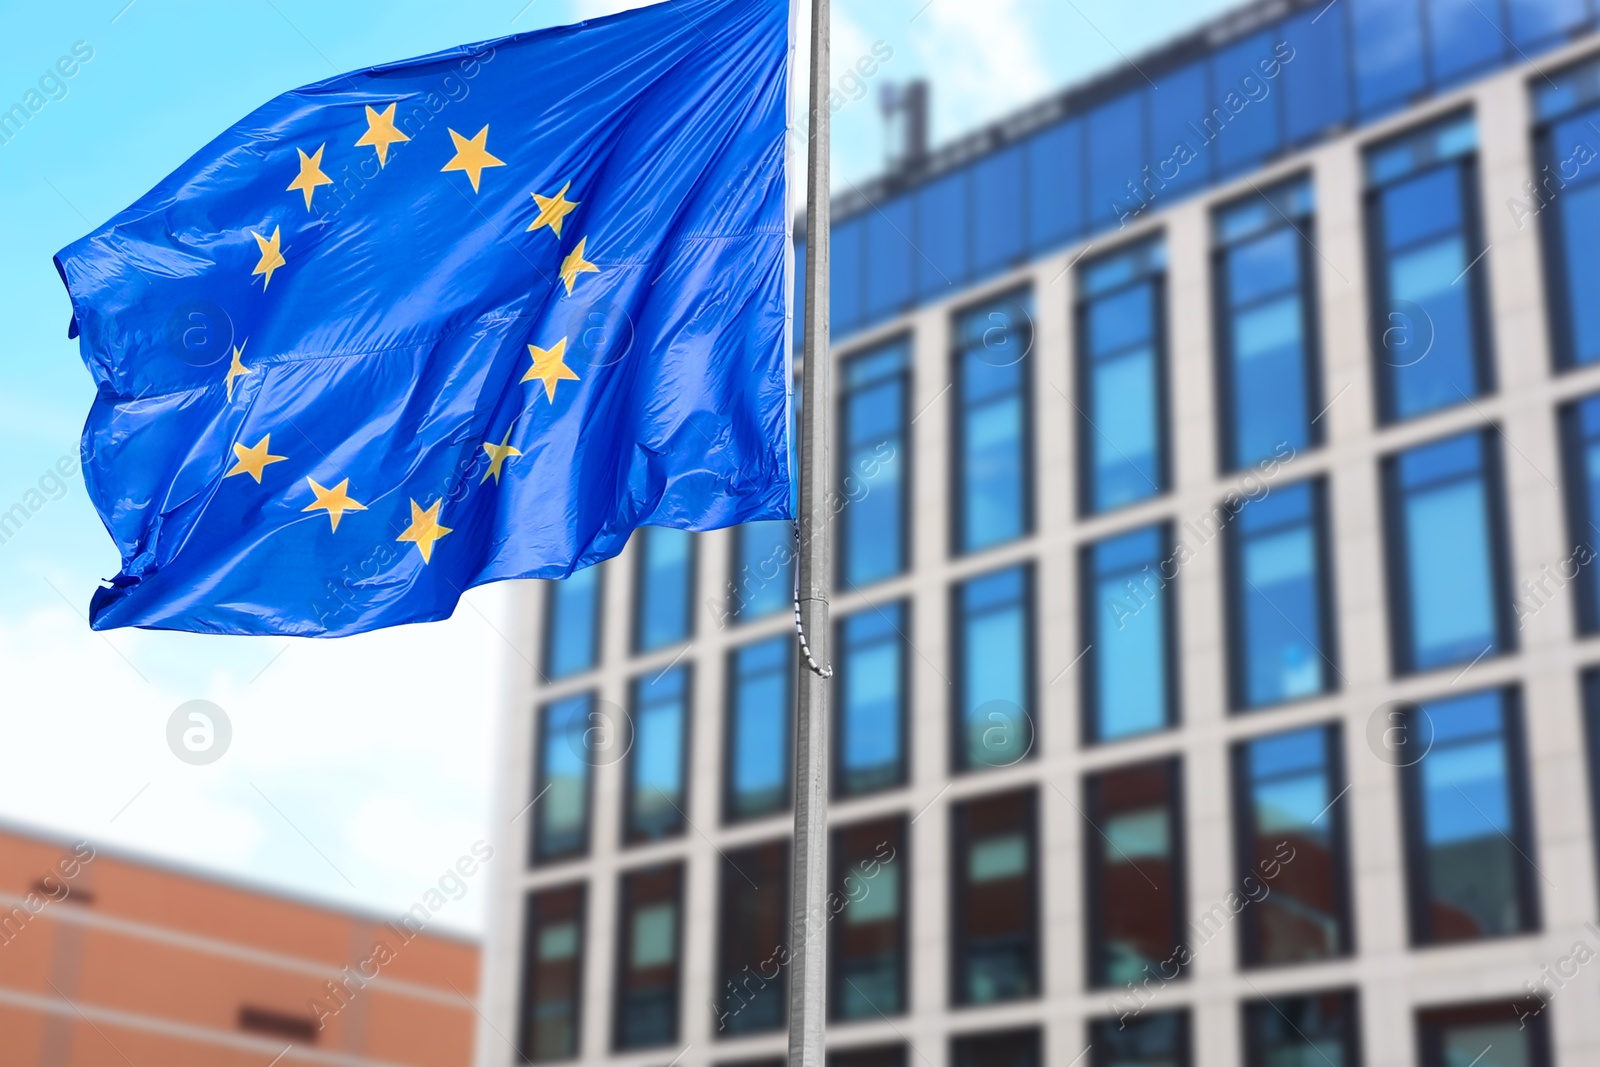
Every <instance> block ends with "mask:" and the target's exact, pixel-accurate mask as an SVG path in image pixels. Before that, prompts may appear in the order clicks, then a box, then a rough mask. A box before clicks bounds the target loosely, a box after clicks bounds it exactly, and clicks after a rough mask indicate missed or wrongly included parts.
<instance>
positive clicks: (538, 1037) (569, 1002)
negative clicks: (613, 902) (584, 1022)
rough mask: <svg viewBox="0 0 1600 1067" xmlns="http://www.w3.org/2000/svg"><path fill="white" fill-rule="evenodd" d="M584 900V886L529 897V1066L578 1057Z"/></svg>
mask: <svg viewBox="0 0 1600 1067" xmlns="http://www.w3.org/2000/svg"><path fill="white" fill-rule="evenodd" d="M586 899H587V891H586V888H585V886H584V885H583V884H582V883H579V884H577V885H570V886H561V887H559V888H556V889H544V890H540V891H539V892H537V893H530V894H529V895H528V898H527V904H526V908H525V911H524V914H523V937H524V944H523V952H522V959H523V974H522V996H521V1005H520V1006H521V1010H520V1012H519V1016H520V1018H519V1036H520V1040H519V1041H518V1046H519V1047H520V1049H521V1051H522V1056H523V1059H524V1060H525V1061H526V1062H529V1063H553V1062H559V1061H561V1060H570V1059H574V1058H576V1057H577V1055H578V1033H579V1023H580V1021H581V1015H580V1008H581V1005H582V999H581V998H582V993H583V944H584V942H583V922H584V904H585V901H586Z"/></svg>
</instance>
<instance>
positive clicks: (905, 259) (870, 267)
mask: <svg viewBox="0 0 1600 1067" xmlns="http://www.w3.org/2000/svg"><path fill="white" fill-rule="evenodd" d="M865 218H866V227H867V237H866V241H867V279H866V281H867V293H866V318H867V319H868V320H876V319H881V318H884V317H885V316H887V315H891V314H893V313H894V312H897V311H899V310H900V309H901V308H904V307H906V306H908V305H909V304H910V303H911V302H912V301H913V300H914V299H915V298H916V285H915V280H916V270H917V260H918V259H919V258H920V257H919V256H918V255H917V250H916V247H915V246H914V245H912V243H911V242H912V240H914V238H915V234H916V225H915V222H916V219H915V215H914V213H913V210H912V201H911V198H910V197H901V198H899V199H897V200H890V201H888V202H887V203H884V204H881V205H879V210H873V211H871V212H870V213H869V214H867V215H866V216H865Z"/></svg>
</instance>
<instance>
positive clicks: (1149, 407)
mask: <svg viewBox="0 0 1600 1067" xmlns="http://www.w3.org/2000/svg"><path fill="white" fill-rule="evenodd" d="M1165 266H1166V254H1165V245H1164V244H1163V243H1162V242H1161V240H1160V239H1153V240H1149V241H1145V242H1143V243H1141V244H1137V245H1134V246H1132V247H1131V248H1126V249H1123V250H1122V251H1120V252H1116V253H1114V254H1112V255H1108V256H1105V257H1103V258H1101V259H1097V260H1095V261H1094V262H1092V263H1089V264H1086V265H1084V267H1083V268H1082V269H1081V271H1080V272H1079V274H1078V309H1077V318H1078V358H1077V360H1076V366H1077V370H1078V376H1077V390H1078V399H1077V401H1076V405H1077V416H1078V455H1079V457H1080V458H1079V461H1078V466H1079V471H1078V479H1079V480H1078V484H1079V487H1080V488H1079V502H1078V503H1079V507H1080V508H1081V510H1082V511H1083V513H1084V514H1086V515H1092V514H1097V513H1099V512H1103V511H1111V510H1113V509H1116V508H1119V507H1124V506H1126V505H1128V504H1133V503H1136V502H1138V501H1140V500H1146V499H1149V498H1150V497H1153V496H1159V495H1160V494H1161V493H1163V492H1164V491H1166V488H1167V438H1166V424H1167V388H1166V373H1167V372H1166V339H1165V334H1166V326H1165V322H1166V319H1165V311H1164V308H1165V304H1166V281H1165V274H1164V268H1165Z"/></svg>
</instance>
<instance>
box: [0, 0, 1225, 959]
mask: <svg viewBox="0 0 1600 1067" xmlns="http://www.w3.org/2000/svg"><path fill="white" fill-rule="evenodd" d="M635 6H640V4H639V3H637V2H630V0H532V2H531V3H528V2H527V0H451V2H450V3H448V4H442V3H438V2H437V0H383V2H381V3H380V2H377V0H359V2H358V0H339V2H337V3H328V2H326V0H317V2H313V0H236V2H229V3H225V4H221V3H212V2H203V0H134V2H133V3H132V4H131V5H129V4H127V0H84V2H78V3H73V4H33V5H23V4H20V3H17V2H15V0H11V2H10V3H8V4H6V5H5V7H6V9H5V10H4V12H3V13H0V24H3V25H4V26H5V31H6V32H5V33H4V34H3V35H0V110H3V109H5V108H9V107H10V106H11V105H12V104H13V103H17V102H21V101H23V100H24V99H25V94H27V93H28V92H29V91H30V90H31V89H36V88H38V86H39V81H40V78H41V77H42V76H44V75H46V74H47V73H48V72H51V71H53V70H54V68H55V65H56V63H57V61H58V60H59V59H60V58H61V57H64V56H70V55H71V54H72V52H73V49H74V46H75V45H76V46H77V47H78V51H79V55H82V54H84V53H85V52H86V51H87V50H88V49H92V50H93V51H92V58H90V59H88V60H87V61H83V62H79V63H78V64H77V67H76V70H75V73H74V74H73V75H72V76H71V77H70V78H65V79H61V80H60V81H59V82H47V87H48V89H49V92H50V96H51V97H53V98H47V99H46V101H45V104H44V106H43V107H42V108H40V109H39V111H38V112H37V113H36V114H34V115H33V117H32V119H31V120H30V121H29V122H28V123H27V124H26V125H25V126H24V127H23V128H22V130H21V131H20V132H19V133H17V134H16V135H15V136H14V137H13V138H12V139H11V140H10V141H8V142H6V143H3V144H0V324H3V332H0V512H4V511H5V510H6V509H8V508H10V507H11V506H12V504H14V503H18V502H24V503H30V504H38V503H40V502H41V501H42V506H39V507H38V508H37V511H36V512H34V513H33V514H32V515H31V517H30V519H29V520H28V522H27V523H26V524H25V525H24V526H23V527H22V529H21V530H20V531H19V532H17V533H16V534H15V535H14V536H12V537H11V538H10V539H9V540H8V541H6V542H5V543H4V544H0V679H4V681H5V685H6V696H5V699H4V700H3V701H0V821H12V822H19V823H23V824H27V825H33V826H40V827H45V828H48V829H50V830H53V831H57V832H60V833H62V834H67V835H72V836H85V837H89V838H91V839H92V840H94V841H96V842H101V843H106V844H115V845H121V846H124V847H128V848H134V849H138V850H141V851H145V852H149V853H152V854H154V855H157V856H160V857H164V858H167V859H171V860H175V861H180V862H183V863H186V864H191V865H196V866H200V867H203V868H206V869H210V870H214V871H217V872H220V873H223V874H226V875H230V876H236V877H242V878H247V879H250V880H255V881H261V882H266V883H269V884H272V885H275V886H279V887H282V888H285V889H289V890H293V891H296V892H300V893H305V894H311V895H314V896H318V897H323V898H327V899H331V900H337V901H342V902H346V903H351V904H358V905H362V906H365V907H369V908H373V909H377V910H380V911H385V912H393V911H398V910H402V909H405V908H407V907H409V906H410V905H411V904H412V903H414V902H415V901H416V900H417V899H418V898H419V897H420V895H421V894H422V892H423V891H424V890H425V889H427V888H428V886H429V885H430V884H431V883H432V882H433V881H435V880H436V879H437V877H438V873H439V872H440V871H442V870H443V869H444V868H445V867H446V866H448V865H450V864H452V863H453V862H454V861H455V859H456V858H457V857H458V856H460V855H462V854H463V853H465V852H466V851H467V850H468V848H469V847H470V846H471V844H472V843H473V842H474V841H475V840H477V839H479V838H484V839H488V840H496V839H498V837H499V835H498V834H497V833H496V832H495V830H494V828H493V827H492V825H491V813H490V802H489V795H490V783H491V782H492V780H493V775H494V767H493V763H492V760H491V752H492V748H493V745H494V744H495V739H496V736H497V723H498V716H499V712H500V707H499V704H498V699H499V694H500V691H501V678H502V677H503V672H504V671H505V670H507V669H508V667H507V664H508V662H510V663H517V661H516V660H515V658H514V657H513V656H512V653H511V651H510V650H509V647H508V644H507V642H506V640H505V638H504V637H503V636H502V635H503V634H506V633H510V632H512V629H511V627H512V623H511V621H510V620H509V619H508V618H507V609H508V603H507V599H506V597H505V595H504V591H503V590H497V589H485V590H478V591H475V592H474V593H472V594H469V596H468V598H467V600H466V601H465V602H464V604H463V607H462V608H461V609H460V610H459V611H458V612H457V614H456V617H455V618H454V619H452V620H450V621H448V622H445V623H438V624H434V625H431V626H421V627H405V628H402V629H400V630H395V631H390V632H386V633H379V634H373V635H368V636H364V637H359V638H352V639H346V640H343V641H337V642H289V641H287V640H284V641H271V640H247V639H233V638H202V637H196V636H189V635H180V634H156V633H145V632H134V631H119V632H115V633H110V634H95V633H92V632H90V631H89V629H88V627H87V625H86V624H85V622H84V621H83V618H82V613H83V610H84V608H85V606H86V605H87V603H88V600H89V595H90V592H91V591H92V589H93V588H94V586H95V584H96V582H97V581H98V580H100V579H102V578H105V577H109V576H110V575H112V574H114V573H115V572H116V570H117V559H116V555H115V553H114V551H113V550H112V547H111V543H110V540H109V538H108V537H107V536H106V534H105V532H104V529H103V528H102V527H101V525H100V522H99V519H98V517H97V516H96V515H95V514H94V511H93V509H92V508H91V507H90V505H89V503H88V500H87V497H86V496H85V494H84V492H83V487H82V484H81V482H79V481H78V480H77V479H76V478H71V479H67V480H66V481H65V483H64V485H63V484H62V483H60V482H58V481H56V480H54V478H53V476H52V474H51V472H52V470H53V469H54V468H55V467H56V466H57V464H58V463H60V462H61V461H62V459H63V457H67V458H68V469H70V467H71V461H70V457H72V456H74V455H75V454H76V450H77V438H78V433H79V431H80V429H81V428H82V425H83V420H84V416H85V414H86V413H87V411H88V406H89V402H90V400H91V399H92V396H93V389H92V387H91V384H90V381H89V377H88V374H87V373H86V372H85V371H84V369H83V366H82V364H81V363H80V361H79V359H78V354H77V345H76V342H69V341H68V340H67V337H66V327H67V321H68V305H67V299H66V295H65V292H64V291H63V289H62V287H61V285H60V282H59V280H58V279H57V277H56V273H55V269H54V267H53V266H52V264H51V256H52V254H53V253H54V252H56V251H57V250H58V249H60V248H61V247H62V246H63V245H65V244H67V243H69V242H70V241H72V240H74V239H76V238H78V237H80V236H82V235H83V234H85V233H87V232H89V231H90V230H91V229H93V228H94V227H96V226H98V225H99V224H101V223H102V222H104V221H105V220H106V219H108V218H109V217H110V216H111V215H113V214H115V213H116V212H117V211H118V210H120V209H121V208H123V207H125V206H127V205H128V204H129V203H131V202H132V201H133V200H135V199H136V198H137V197H139V196H140V195H141V194H142V193H144V192H145V191H146V190H147V189H149V188H150V187H151V186H152V185H154V184H155V183H156V182H157V181H158V180H160V179H161V178H162V177H163V176H165V175H166V174H167V173H168V172H169V171H171V170H172V169H173V168H174V167H176V166H177V165H178V164H179V163H180V162H182V161H183V160H184V159H186V158H187V157H188V156H189V155H191V154H192V153H193V152H195V151H196V150H197V149H199V148H200V147H201V146H203V145H204V144H205V143H206V142H207V141H209V140H210V139H211V138H212V137H214V136H215V135H216V134H217V133H219V132H220V131H221V130H223V129H224V128H226V127H227V126H228V125H230V124H231V123H233V122H235V121H237V120H238V119H240V118H242V117H243V116H244V115H245V114H247V113H248V112H249V111H251V110H252V109H253V108H255V107H257V106H258V105H259V104H261V103H262V102H263V101H265V100H267V99H269V98H271V97H272V96H274V95H276V94H278V93H281V92H284V91H286V90H288V89H291V88H294V87H295V86H297V85H301V84H304V83H306V82H311V81H316V80H319V79H321V78H324V77H327V76H328V75H330V74H332V73H335V72H338V71H343V70H349V69H353V68H357V67H362V66H366V65H369V64H373V63H379V62H385V61H389V60H394V59H400V58H404V57H407V56H412V55H418V54H422V53H425V52H431V51H434V50H437V49H440V48H444V47H448V46H451V45H455V44H461V43H464V42H468V41H475V40H481V39H485V38H490V37H497V36H502V35H504V34H507V33H513V32H519V31H524V30H533V29H537V28H540V27H543V26H551V25H558V24H562V23H566V22H572V21H576V20H577V19H579V18H583V17H590V16H595V15H601V14H607V13H610V12H612V11H616V10H620V9H621V8H624V7H635ZM1227 6H1229V5H1227V4H1224V3H1221V2H1217V0H932V2H931V3H928V2H927V0H834V9H835V24H834V27H833V47H834V55H835V69H836V70H839V71H841V72H842V71H843V70H844V69H845V67H846V65H847V64H850V63H852V62H853V61H854V60H855V59H856V58H858V57H859V56H861V55H864V54H867V53H868V52H869V51H871V50H872V48H873V46H874V44H875V43H877V42H882V43H883V44H884V45H886V46H887V47H888V49H890V50H892V52H893V55H892V58H891V59H889V61H888V62H886V63H884V64H883V66H882V68H881V70H880V72H879V73H878V74H877V75H876V76H875V77H874V78H873V79H872V82H873V84H871V85H869V86H868V87H867V91H866V92H865V94H864V95H863V96H862V98H861V99H859V100H856V101H853V102H851V103H849V104H848V105H847V106H846V107H845V108H844V109H843V110H842V111H841V112H840V113H839V114H838V116H837V117H836V119H835V130H834V152H835V182H836V186H837V185H838V184H840V183H842V181H843V180H844V179H846V178H848V179H851V180H855V181H859V180H861V179H863V178H866V177H870V176H872V175H873V174H874V173H875V172H876V171H877V170H878V169H879V167H880V165H881V160H882V155H883V135H882V128H881V120H880V118H879V115H878V111H877V106H876V92H877V85H878V84H879V83H881V82H884V81H896V82H900V81H905V80H907V79H910V78H912V77H918V76H925V77H928V78H929V79H930V80H931V81H932V83H933V86H934V94H933V99H934V121H933V133H934V138H935V140H936V141H943V140H946V139H949V138H951V137H953V136H956V135H958V134H960V133H962V132H964V131H965V130H968V129H970V128H971V127H973V126H975V125H977V124H980V123H982V122H985V121H988V120H991V119H994V118H997V117H1000V116H1002V115H1004V114H1005V113H1007V112H1008V111H1010V110H1013V109H1015V108H1017V107H1020V106H1023V105H1025V104H1027V103H1029V102H1031V101H1033V100H1035V99H1037V98H1038V97H1040V96H1042V95H1044V94H1045V93H1048V92H1050V91H1052V90H1053V89H1056V88H1059V87H1061V86H1063V85H1067V84H1070V83H1072V82H1074V81H1077V80H1079V79H1081V78H1083V77H1085V76H1086V75H1088V74H1091V73H1094V72H1096V71H1099V70H1102V69H1104V68H1106V67H1108V66H1111V65H1115V64H1117V63H1119V62H1121V60H1122V57H1123V56H1135V55H1137V53H1139V52H1140V51H1143V50H1144V49H1147V48H1149V47H1151V46H1152V45H1155V44H1158V43H1160V42H1161V41H1163V40H1165V39H1166V38H1168V37H1170V36H1172V35H1174V34H1176V33H1179V32H1181V31H1182V30H1184V29H1186V28H1189V27H1190V26H1192V25H1193V24H1195V23H1196V22H1198V21H1199V20H1201V19H1204V18H1207V17H1210V16H1212V15H1215V14H1216V13H1218V12H1220V11H1222V10H1225V9H1226V7H1227ZM79 42H82V43H81V44H80V43H79ZM69 67H70V64H69ZM30 494H33V495H30ZM518 666H519V667H520V664H518ZM193 699H206V700H210V701H213V702H215V703H216V704H217V705H218V706H220V707H221V708H223V710H224V711H225V713H226V714H227V715H228V716H229V718H230V720H231V722H232V725H233V740H232V744H231V747H230V748H229V750H228V752H227V754H226V755H224V756H223V758H222V759H220V760H218V761H217V762H216V763H214V764H211V765H209V766H205V767H194V766H190V765H187V764H185V763H182V762H180V761H179V760H177V759H176V758H174V756H173V755H172V753H171V752H170V751H169V750H168V749H167V747H166V740H165V730H166V723H167V720H168V718H169V716H170V715H171V713H172V712H173V710H174V709H175V708H176V707H177V706H178V705H179V704H181V703H183V702H185V701H188V700H193ZM512 861H513V860H511V858H510V857H509V856H507V857H504V858H497V860H496V861H495V862H512ZM482 877H484V878H486V877H487V876H482ZM483 888H484V887H483V886H477V887H474V889H473V891H472V892H470V893H469V894H468V896H467V897H466V898H465V899H463V900H462V901H460V902H459V903H453V904H451V905H450V906H449V908H447V910H446V911H445V912H444V913H443V914H442V915H441V916H440V919H439V921H440V922H441V923H442V924H447V925H451V926H455V927H457V928H459V929H463V930H469V931H470V930H476V929H478V928H479V927H480V924H481V914H482V912H481V906H482V902H483V899H484V896H485V894H484V892H483Z"/></svg>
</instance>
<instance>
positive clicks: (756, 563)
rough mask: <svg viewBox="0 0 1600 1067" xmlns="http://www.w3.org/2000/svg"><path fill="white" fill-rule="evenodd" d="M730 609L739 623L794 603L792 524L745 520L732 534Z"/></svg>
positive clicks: (787, 607) (775, 612) (758, 617)
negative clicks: (733, 539) (733, 538)
mask: <svg viewBox="0 0 1600 1067" xmlns="http://www.w3.org/2000/svg"><path fill="white" fill-rule="evenodd" d="M734 537H735V541H734V551H733V575H734V577H733V581H732V582H730V583H729V585H730V588H729V590H728V591H729V593H730V594H731V601H730V604H729V606H730V607H731V608H732V609H733V610H732V612H731V614H732V615H734V616H735V617H736V618H737V619H738V620H739V621H740V622H746V621H748V620H750V619H760V618H764V617H766V616H768V615H776V614H777V613H778V612H780V611H788V610H790V608H791V607H793V605H794V569H793V568H794V562H795V560H794V523H792V522H789V521H788V520H787V519H769V520H766V521H763V522H747V523H745V524H744V525H743V526H740V527H738V528H737V530H736V531H735V533H734Z"/></svg>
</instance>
